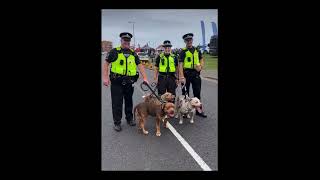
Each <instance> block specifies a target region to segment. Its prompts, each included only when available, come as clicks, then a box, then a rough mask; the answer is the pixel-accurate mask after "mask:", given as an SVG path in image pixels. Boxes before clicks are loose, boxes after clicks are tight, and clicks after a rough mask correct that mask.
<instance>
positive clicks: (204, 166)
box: [134, 84, 212, 171]
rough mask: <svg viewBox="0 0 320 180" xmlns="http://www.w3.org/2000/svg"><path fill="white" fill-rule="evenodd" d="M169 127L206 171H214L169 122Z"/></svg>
mask: <svg viewBox="0 0 320 180" xmlns="http://www.w3.org/2000/svg"><path fill="white" fill-rule="evenodd" d="M134 86H135V87H136V88H138V89H139V91H140V92H141V93H142V94H144V92H143V91H142V90H141V89H140V88H139V87H138V86H137V85H136V84H134ZM167 127H168V128H169V129H170V131H171V132H172V134H173V135H174V136H175V137H176V138H177V139H178V140H179V141H180V143H181V144H182V145H183V147H184V148H185V149H186V150H187V151H188V152H189V154H190V155H191V156H192V157H193V159H194V160H195V161H196V162H197V163H198V164H199V165H200V167H201V168H202V169H203V170H204V171H212V170H211V168H210V167H209V166H208V165H207V164H206V163H205V162H204V161H203V159H202V158H201V157H200V156H199V155H198V154H197V153H196V152H195V151H194V150H193V148H192V147H191V146H190V145H189V143H188V142H187V141H186V140H185V139H184V138H183V137H182V136H181V135H180V134H179V133H178V132H177V131H176V129H175V128H174V127H173V126H172V125H171V124H170V123H169V122H167Z"/></svg>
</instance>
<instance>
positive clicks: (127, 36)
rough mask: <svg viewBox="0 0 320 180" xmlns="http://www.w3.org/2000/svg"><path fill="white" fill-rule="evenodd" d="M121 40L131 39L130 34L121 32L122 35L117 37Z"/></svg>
mask: <svg viewBox="0 0 320 180" xmlns="http://www.w3.org/2000/svg"><path fill="white" fill-rule="evenodd" d="M119 36H120V37H121V38H128V39H131V38H132V34H130V33H128V32H123V33H120V35H119Z"/></svg>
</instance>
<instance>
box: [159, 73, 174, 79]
mask: <svg viewBox="0 0 320 180" xmlns="http://www.w3.org/2000/svg"><path fill="white" fill-rule="evenodd" d="M175 74H176V73H174V72H168V73H165V72H159V76H162V77H164V78H169V77H171V78H174V79H177V77H176V75H175Z"/></svg>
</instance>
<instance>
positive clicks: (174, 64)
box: [154, 40, 178, 95]
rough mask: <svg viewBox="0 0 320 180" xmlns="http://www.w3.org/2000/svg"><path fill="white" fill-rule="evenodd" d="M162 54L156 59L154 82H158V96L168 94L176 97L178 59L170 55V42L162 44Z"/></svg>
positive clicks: (166, 41)
mask: <svg viewBox="0 0 320 180" xmlns="http://www.w3.org/2000/svg"><path fill="white" fill-rule="evenodd" d="M163 47H164V52H162V53H160V54H159V56H158V57H157V58H156V63H155V71H154V80H155V81H158V94H159V95H162V94H164V93H166V92H170V93H172V94H174V95H176V88H177V83H178V79H177V76H178V59H177V58H176V56H175V55H174V54H172V53H171V47H172V45H171V42H170V41H169V40H165V41H164V42H163Z"/></svg>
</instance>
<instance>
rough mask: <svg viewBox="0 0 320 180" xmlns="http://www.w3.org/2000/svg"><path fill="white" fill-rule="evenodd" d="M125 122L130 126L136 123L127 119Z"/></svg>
mask: <svg viewBox="0 0 320 180" xmlns="http://www.w3.org/2000/svg"><path fill="white" fill-rule="evenodd" d="M127 123H128V124H129V125H130V126H135V125H136V122H134V120H132V119H131V120H129V121H127Z"/></svg>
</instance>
